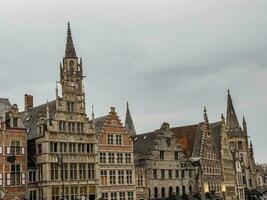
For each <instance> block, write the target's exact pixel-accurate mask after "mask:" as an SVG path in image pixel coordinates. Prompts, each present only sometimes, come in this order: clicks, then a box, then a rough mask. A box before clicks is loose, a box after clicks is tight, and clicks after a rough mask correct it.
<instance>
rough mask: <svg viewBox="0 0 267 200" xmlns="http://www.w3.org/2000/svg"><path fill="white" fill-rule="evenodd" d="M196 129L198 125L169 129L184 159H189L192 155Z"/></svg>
mask: <svg viewBox="0 0 267 200" xmlns="http://www.w3.org/2000/svg"><path fill="white" fill-rule="evenodd" d="M198 129H199V124H193V125H188V126H180V127H173V128H171V130H172V131H173V132H174V135H175V137H176V138H177V139H178V141H179V144H180V145H181V147H182V149H183V152H184V154H185V156H186V157H191V156H192V154H193V151H194V146H195V143H196V142H195V141H196V139H197V132H198Z"/></svg>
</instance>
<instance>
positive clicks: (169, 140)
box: [166, 137, 171, 147]
mask: <svg viewBox="0 0 267 200" xmlns="http://www.w3.org/2000/svg"><path fill="white" fill-rule="evenodd" d="M166 144H167V146H168V147H170V146H171V138H169V137H167V138H166Z"/></svg>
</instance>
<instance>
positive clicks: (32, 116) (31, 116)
mask: <svg viewBox="0 0 267 200" xmlns="http://www.w3.org/2000/svg"><path fill="white" fill-rule="evenodd" d="M47 105H48V106H49V116H50V119H52V118H53V117H54V115H55V112H56V100H54V101H51V102H48V103H45V104H42V105H40V106H36V107H33V108H32V109H30V110H28V111H24V112H21V113H20V114H21V119H22V122H23V124H24V125H25V127H26V128H27V138H28V140H31V139H35V138H37V137H38V135H37V128H36V124H37V119H38V116H39V114H40V113H41V114H42V115H43V116H44V117H46V106H47Z"/></svg>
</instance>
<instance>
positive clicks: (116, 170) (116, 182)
mask: <svg viewBox="0 0 267 200" xmlns="http://www.w3.org/2000/svg"><path fill="white" fill-rule="evenodd" d="M93 121H94V124H95V127H96V130H97V136H98V145H99V148H98V159H99V174H100V182H99V190H100V191H101V197H102V199H103V200H111V199H121V200H125V199H128V200H134V199H136V193H135V191H136V189H135V170H134V157H133V142H132V139H131V137H130V136H129V134H128V132H127V131H126V129H125V127H124V126H123V124H122V123H121V120H120V119H119V117H118V115H117V113H116V112H115V108H114V107H112V108H111V110H110V112H109V114H108V115H107V116H103V117H100V118H97V119H95V120H93Z"/></svg>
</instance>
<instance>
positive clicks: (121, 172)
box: [118, 170, 124, 184]
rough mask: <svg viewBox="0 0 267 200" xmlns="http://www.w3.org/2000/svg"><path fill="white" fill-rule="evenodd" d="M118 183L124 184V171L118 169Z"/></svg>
mask: <svg viewBox="0 0 267 200" xmlns="http://www.w3.org/2000/svg"><path fill="white" fill-rule="evenodd" d="M118 177H119V184H124V171H123V170H118Z"/></svg>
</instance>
